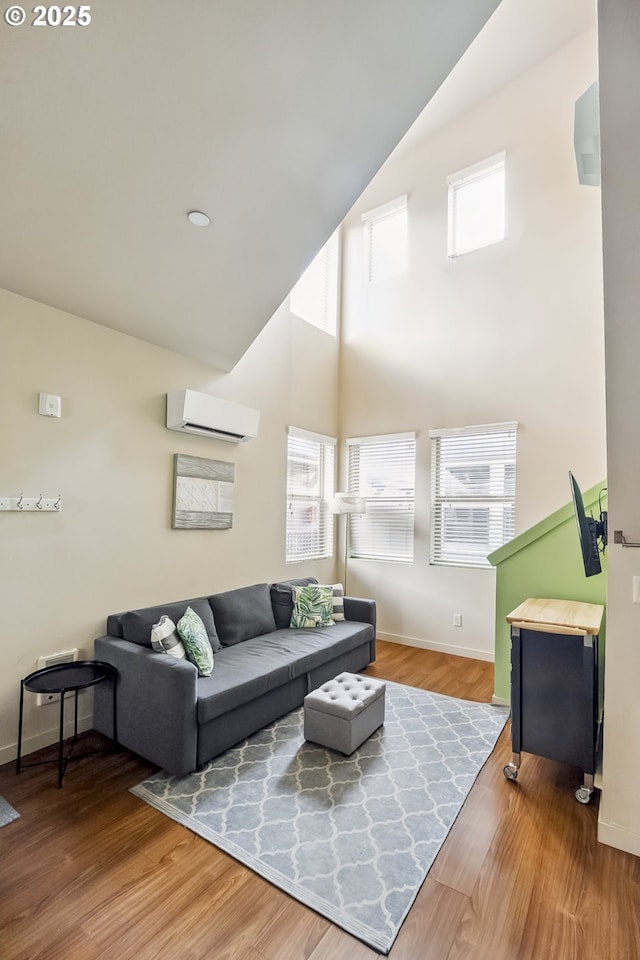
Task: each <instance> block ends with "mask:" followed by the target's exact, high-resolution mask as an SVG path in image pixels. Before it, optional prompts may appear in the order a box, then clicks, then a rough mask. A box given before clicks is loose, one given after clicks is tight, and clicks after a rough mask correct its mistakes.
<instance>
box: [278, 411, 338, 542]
mask: <svg viewBox="0 0 640 960" xmlns="http://www.w3.org/2000/svg"><path fill="white" fill-rule="evenodd" d="M335 446H336V441H335V440H334V438H333V437H324V436H322V435H321V434H317V433H310V432H309V431H306V430H300V429H298V428H297V427H289V435H288V438H287V526H286V559H287V561H291V560H316V559H320V558H322V557H331V556H333V527H334V523H333V516H332V514H331V513H330V512H329V507H328V504H327V500H329V499H331V498H332V497H333V493H334V477H335Z"/></svg>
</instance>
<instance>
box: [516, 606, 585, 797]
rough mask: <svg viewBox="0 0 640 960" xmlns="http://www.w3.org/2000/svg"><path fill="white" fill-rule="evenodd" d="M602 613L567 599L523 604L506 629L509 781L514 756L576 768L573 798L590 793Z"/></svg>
mask: <svg viewBox="0 0 640 960" xmlns="http://www.w3.org/2000/svg"><path fill="white" fill-rule="evenodd" d="M603 613H604V608H603V607H602V606H600V605H598V604H592V603H582V602H579V601H572V600H533V599H529V600H525V601H524V603H521V604H520V606H519V607H517V608H516V609H515V610H514V611H512V613H510V614H509V616H508V617H507V621H508V622H509V623H510V625H511V748H512V752H513V757H512V761H511V763H509V764H507V766H506V767H505V768H504V774H505V776H506V777H507V779H509V780H516V779H517V776H518V770H519V768H520V764H521V756H520V755H521V753H523V752H524V753H533V754H536V755H537V756H540V757H547V758H549V759H550V760H559V761H560V762H562V763H568V764H571V765H572V766H574V767H579V768H580V769H581V770H582V772H583V777H584V780H583V785H582V786H581V787H580V788H579V789H578V790H576V799H577V800H579V801H580V802H581V803H588V802H589V800H590V798H591V794H592V793H593V784H594V774H595V768H596V746H597V741H598V730H599V724H600V721H601V713H602V711H601V696H600V693H599V691H600V689H601V683H600V669H599V661H600V650H599V641H600V631H601V624H602V616H603Z"/></svg>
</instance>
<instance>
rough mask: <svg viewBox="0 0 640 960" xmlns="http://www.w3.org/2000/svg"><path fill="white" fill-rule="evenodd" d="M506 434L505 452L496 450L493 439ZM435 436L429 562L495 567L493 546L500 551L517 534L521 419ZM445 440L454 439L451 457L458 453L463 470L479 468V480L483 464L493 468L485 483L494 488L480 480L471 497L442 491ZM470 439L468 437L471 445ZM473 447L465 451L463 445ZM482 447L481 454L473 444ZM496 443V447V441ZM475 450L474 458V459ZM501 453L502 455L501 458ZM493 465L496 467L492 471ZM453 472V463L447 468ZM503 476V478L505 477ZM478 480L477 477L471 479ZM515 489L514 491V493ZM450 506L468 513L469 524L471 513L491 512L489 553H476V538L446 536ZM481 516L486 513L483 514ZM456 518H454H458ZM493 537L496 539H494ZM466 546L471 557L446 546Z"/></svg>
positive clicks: (436, 432) (434, 433)
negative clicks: (491, 559)
mask: <svg viewBox="0 0 640 960" xmlns="http://www.w3.org/2000/svg"><path fill="white" fill-rule="evenodd" d="M501 434H504V435H506V439H505V441H504V450H503V451H500V450H497V449H495V448H494V449H493V450H492V449H491V445H490V441H489V438H490V437H497V436H498V435H501ZM429 436H430V438H431V523H430V536H429V563H430V564H431V565H433V566H448V567H473V568H480V569H487V568H491V566H492V565H491V563H490V562H489V560H488V559H487V557H488V555H489V554H491V553H493V551H494V550H497V549H499V547H501V546H503V545H504V544H505V543H507V542H508V541H509V540H510V539H512V537H513V536H514V535H515V506H516V470H517V442H518V424H517V422H516V421H509V422H506V423H491V424H480V425H476V426H471V427H459V428H455V429H442V430H430V431H429ZM443 440H444V441H447V440H451V441H452V448H453V449H452V451H451V452H450V454H449V456H451V457H453V455H454V454H455V453H456V448H457V456H458V458H459V460H460V466H459V469H460V471H462V472H467V473H469V472H472V473H473V472H475V473H476V479H477V474H478V470H479V468H482V467H484V466H487V467H488V470H487V474H486V486H488V487H491V486H492V485H493V487H494V488H495V492H493V491H492V490H491V489H490V490H489V491H487V490H486V489H484V490H483V489H481V482H478V488H479V489H478V493H477V494H475V495H474V494H473V493H468V494H467V495H459V496H457V495H455V494H452V493H451V491H450V490H449V491H447V490H442V486H443V476H442V459H443V453H442V446H443ZM483 440H484V441H485V442H486V449H484V450H483V449H482V442H483ZM465 441H468V443H466V442H465ZM465 446H467V447H468V449H467V450H465V449H464V447H465ZM474 446H475V447H478V451H477V453H476V452H475V451H474V450H473V447H474ZM494 446H495V445H494ZM472 454H473V457H472ZM496 454H501V455H500V456H496ZM492 465H493V467H494V469H493V471H492V469H491V468H492ZM448 472H449V474H450V475H451V474H452V472H453V471H452V469H451V466H450V467H449V470H448ZM500 474H501V476H500ZM472 479H473V478H472ZM510 490H512V492H509V491H510ZM447 506H448V508H449V510H450V511H451V510H453V511H466V513H467V519H466V520H465V522H467V523H468V514H469V511H473V512H475V513H476V514H478V513H479V512H482V514H483V516H484V515H485V514H486V519H485V522H486V524H487V532H488V535H487V541H488V542H487V545H488V548H489V549H488V550H487V553H486V554H484V553H480V552H478V551H477V550H475V551H474V539H473V537H469V538H464V537H455V536H450V537H449V538H446V536H445V526H446V516H445V508H446V507H447ZM479 519H480V520H482V517H479ZM454 522H455V518H454ZM496 530H500V531H501V532H500V535H499V536H497V537H496V536H495V531H496ZM492 537H493V542H491V540H492ZM447 542H448V543H449V544H451V543H459V544H467V545H468V552H467V556H466V558H462V556H461V554H462V552H463V551H462V550H461V549H460V548H458V549H457V550H455V549H449V551H447V550H446V543H447Z"/></svg>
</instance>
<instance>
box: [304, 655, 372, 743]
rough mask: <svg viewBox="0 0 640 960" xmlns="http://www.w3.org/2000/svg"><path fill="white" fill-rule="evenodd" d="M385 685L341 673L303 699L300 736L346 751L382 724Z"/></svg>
mask: <svg viewBox="0 0 640 960" xmlns="http://www.w3.org/2000/svg"><path fill="white" fill-rule="evenodd" d="M385 690H386V684H385V683H384V682H383V681H382V680H374V679H373V678H372V677H360V676H358V674H355V673H341V674H340V675H339V676H337V677H336V678H335V679H334V680H328V681H327V683H323V684H322V686H321V687H318V689H317V690H312V691H311V693H308V694H307V696H306V697H305V698H304V737H305V740H311V741H312V742H313V743H319V744H320V745H321V746H323V747H329V748H330V749H331V750H339V751H340V752H341V753H344V754H347V755H348V754H350V753H353V751H354V750H355V749H356V748H357V747H359V746H360V744H361V743H364V741H365V740H366V739H367V737H370V736H371V734H372V733H373V732H374V730H377V729H378V727H381V726H382V724H383V723H384V692H385Z"/></svg>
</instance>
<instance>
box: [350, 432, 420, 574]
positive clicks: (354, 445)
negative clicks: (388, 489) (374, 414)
mask: <svg viewBox="0 0 640 960" xmlns="http://www.w3.org/2000/svg"><path fill="white" fill-rule="evenodd" d="M407 443H410V444H412V445H413V450H412V456H411V461H410V464H409V470H410V472H411V476H410V477H409V476H407V477H406V478H405V479H406V480H407V481H410V486H409V487H408V489H411V491H412V493H411V494H410V495H407V494H404V495H395V496H389V495H388V494H386V495H377V496H376V495H371V494H370V493H369V492H368V491H367V490H366V489H363V486H362V479H361V471H360V457H361V451H362V449H363V448H365V447H369V448H372V447H374V446H376V445H377V446H379V447H383V446H389V445H391V444H407ZM347 454H348V456H347V470H348V489H349V493H352V494H354V495H356V496H359V497H364V499H365V500H366V502H367V513H366V514H364V515H357V514H356V515H354V516H353V517H351V518H350V524H349V544H348V555H349V556H350V557H353V558H355V559H362V560H381V561H385V562H388V563H413V562H414V551H415V499H416V498H415V492H416V491H415V473H416V434H415V433H414V432H406V433H392V434H380V435H377V436H371V437H350V438H349V439H348V440H347ZM356 457H357V459H358V462H357V464H356V463H355V460H356ZM381 462H382V458H381ZM390 463H391V466H392V467H393V466H394V463H396V464H401V463H402V457H398V458H390ZM385 507H386V508H387V509H386V511H385ZM376 510H380V511H381V512H380V513H379V514H378V516H379V518H380V519H379V522H378V524H377V525H376V527H374V529H373V530H369V531H367V527H370V526H371V524H376V520H375V518H376ZM385 513H386V516H385ZM394 514H396V515H398V516H401V515H402V514H404V515H405V516H407V515H408V516H409V517H410V531H409V525H408V524H407V523H405V533H404V535H403V533H402V530H400V537H399V538H398V545H397V546H396V547H395V550H394V549H392V544H391V541H390V540H389V539H388V538H389V535H390V533H392V530H393V526H392V525H393V522H394V521H393V515H394ZM387 528H388V529H387ZM360 537H362V540H363V546H362V547H361V548H357V546H356V545H357V543H358V540H359V539H360ZM376 537H377V538H378V539H379V540H384V539H385V537H386V538H387V549H386V550H377V551H376V550H375V549H374V548H373V547H372V544H373V543H374V542H375V539H376ZM403 537H404V538H405V539H406V542H407V543H408V544H410V549H408V550H404V551H403V550H402V549H401V545H400V544H401V541H402V539H403Z"/></svg>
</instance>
